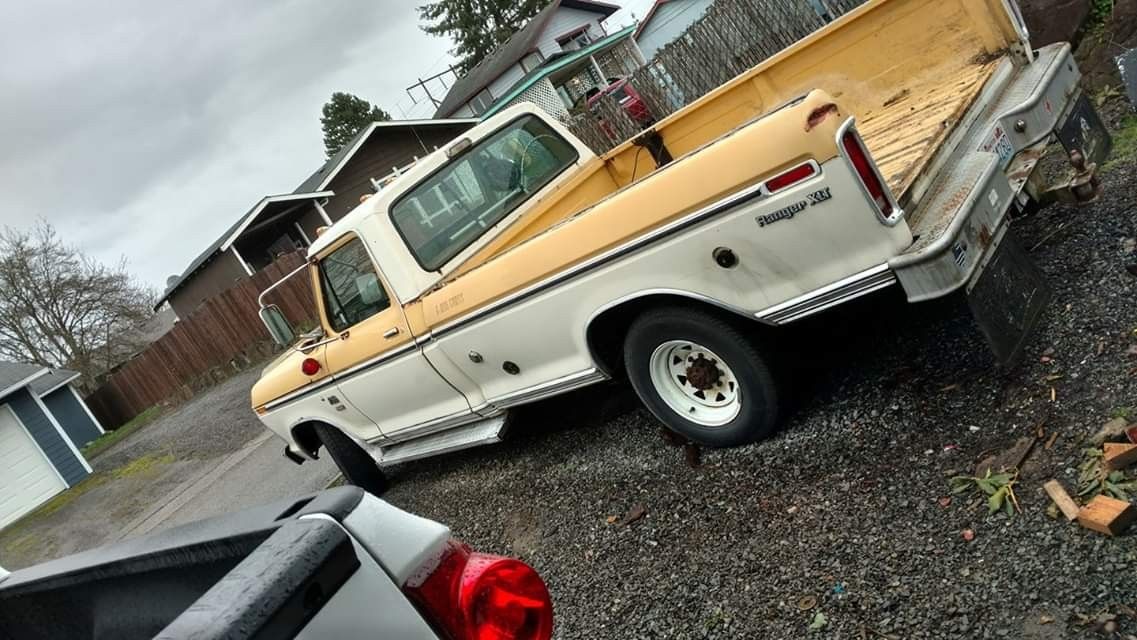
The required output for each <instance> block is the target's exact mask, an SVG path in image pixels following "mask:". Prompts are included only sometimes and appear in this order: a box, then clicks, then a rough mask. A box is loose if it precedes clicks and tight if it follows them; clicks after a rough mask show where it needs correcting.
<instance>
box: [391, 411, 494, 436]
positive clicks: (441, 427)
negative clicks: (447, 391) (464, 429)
mask: <svg viewBox="0 0 1137 640" xmlns="http://www.w3.org/2000/svg"><path fill="white" fill-rule="evenodd" d="M500 413H501V412H500V411H495V412H493V413H492V414H489V415H482V414H478V413H474V412H472V411H470V409H469V408H467V409H465V410H464V411H457V412H455V413H451V414H449V415H445V416H442V417H440V418H434V419H431V420H427V421H426V422H420V423H418V424H416V425H412V426H409V427H404V428H402V429H399V430H398V431H395V432H394V433H389V434H386V435H385V436H384V437H383V438H382V439H378V438H377V439H376V440H373V441H372V442H379V443H384V442H386V443H397V442H406V441H407V440H414V439H415V438H421V437H423V436H428V435H430V434H432V433H437V432H439V431H446V430H447V429H450V428H452V427H457V426H461V425H464V424H468V423H471V422H481V421H482V420H485V419H486V418H487V417H493V416H496V415H499V414H500ZM379 429H380V430H382V429H383V425H381V424H380V425H379Z"/></svg>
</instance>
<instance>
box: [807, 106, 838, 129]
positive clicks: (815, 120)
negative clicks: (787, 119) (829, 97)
mask: <svg viewBox="0 0 1137 640" xmlns="http://www.w3.org/2000/svg"><path fill="white" fill-rule="evenodd" d="M831 115H841V110H840V109H838V108H837V105H836V104H834V103H832V102H829V103H826V104H823V105H821V106H820V107H817V108H816V109H814V110H813V111H811V112H809V118H808V119H807V120H806V121H805V131H806V133H809V132H810V131H813V130H814V129H816V128H817V127H818V125H820V124H821V123H822V122H825V121H826V120H827V119H828V118H829V116H831Z"/></svg>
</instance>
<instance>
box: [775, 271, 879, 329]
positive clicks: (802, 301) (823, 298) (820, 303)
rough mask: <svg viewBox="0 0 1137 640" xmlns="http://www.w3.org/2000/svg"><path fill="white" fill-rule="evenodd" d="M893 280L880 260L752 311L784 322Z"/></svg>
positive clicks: (864, 292) (833, 304)
mask: <svg viewBox="0 0 1137 640" xmlns="http://www.w3.org/2000/svg"><path fill="white" fill-rule="evenodd" d="M895 282H896V274H894V273H893V272H892V270H891V269H889V268H888V265H887V264H880V265H877V266H875V267H872V268H870V269H866V270H864V271H862V272H860V273H855V274H853V275H851V276H849V277H848V278H845V279H843V280H838V281H837V282H834V283H833V284H830V285H826V286H824V287H822V288H820V289H815V290H813V291H810V292H809V293H806V294H803V295H800V296H798V297H796V298H793V299H790V300H787V301H785V302H783V303H781V304H777V305H774V306H772V307H770V308H769V309H765V310H763V311H759V312H758V313H756V314H754V315H755V316H756V317H757V318H758V319H759V320H763V321H766V322H771V323H773V324H787V323H790V322H793V321H795V320H800V319H802V318H805V317H808V316H811V315H813V314H815V313H820V312H821V311H824V310H826V309H828V308H830V307H834V306H836V305H839V304H841V303H843V302H848V301H849V300H853V299H854V298H859V297H861V296H863V295H866V294H869V293H872V292H873V291H878V290H880V289H883V288H885V287H888V286H890V285H892V284H894V283H895Z"/></svg>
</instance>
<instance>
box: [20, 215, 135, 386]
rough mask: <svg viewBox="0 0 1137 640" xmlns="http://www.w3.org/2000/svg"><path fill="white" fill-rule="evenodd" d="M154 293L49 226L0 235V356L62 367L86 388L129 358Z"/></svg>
mask: <svg viewBox="0 0 1137 640" xmlns="http://www.w3.org/2000/svg"><path fill="white" fill-rule="evenodd" d="M154 299H155V296H154V292H153V291H152V290H149V289H147V288H146V287H143V286H140V285H138V284H137V283H136V282H134V281H133V280H132V278H131V277H130V275H129V274H128V273H127V272H126V263H125V260H122V261H120V262H119V263H118V264H116V265H114V266H107V265H104V264H102V263H100V262H98V261H97V260H94V259H93V258H91V257H89V256H87V255H85V254H84V253H83V252H82V251H80V250H79V249H77V248H75V247H72V246H69V245H67V244H66V243H64V242H63V240H62V239H61V238H60V237H59V234H58V233H56V231H55V228H54V227H53V226H51V224H49V223H47V222H45V221H40V222H39V223H38V224H37V225H36V226H35V227H34V228H33V229H32V230H30V231H26V230H17V229H13V228H11V227H5V228H4V231H3V232H2V233H0V358H2V359H5V360H12V361H18V362H34V363H36V364H42V365H44V366H48V367H65V368H68V369H74V370H75V371H78V372H80V373H82V374H83V376H84V381H85V382H86V383H88V384H90V383H92V382H93V381H94V380H95V379H96V377H97V376H99V375H100V374H102V373H103V372H105V371H106V370H107V369H109V368H110V367H112V366H114V365H115V364H117V363H118V362H119V361H120V360H121V359H123V358H125V357H129V356H130V355H131V353H133V352H134V350H135V349H137V348H138V347H140V346H141V345H139V344H137V342H138V341H139V339H140V337H139V334H138V331H137V327H139V326H140V325H141V323H143V322H144V321H145V320H146V319H148V318H149V317H150V316H151V314H152V313H153V311H152V310H151V307H152V303H153V301H154Z"/></svg>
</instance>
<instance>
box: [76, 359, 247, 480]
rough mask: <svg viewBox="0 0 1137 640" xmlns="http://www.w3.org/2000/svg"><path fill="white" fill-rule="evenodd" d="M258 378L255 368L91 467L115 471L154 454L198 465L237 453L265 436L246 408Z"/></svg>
mask: <svg viewBox="0 0 1137 640" xmlns="http://www.w3.org/2000/svg"><path fill="white" fill-rule="evenodd" d="M259 376H260V368H259V367H254V368H253V369H250V370H249V371H245V372H242V373H241V374H239V375H236V376H233V377H232V378H230V379H228V380H226V381H225V382H222V383H221V384H219V385H217V386H216V387H214V388H212V389H210V390H209V391H207V392H205V393H202V394H200V395H198V396H197V397H196V398H194V399H192V400H190V401H189V402H187V403H186V404H184V405H182V406H180V407H178V408H177V409H175V410H174V411H172V412H170V413H169V414H167V415H164V416H162V417H161V418H159V419H158V420H157V421H156V422H155V423H154V424H151V425H147V426H146V427H143V428H142V429H140V430H139V431H138V433H134V434H131V435H130V436H129V437H128V438H126V439H125V440H123V441H122V442H119V443H117V444H116V445H115V446H114V447H113V448H111V449H109V450H107V451H106V452H104V453H103V454H102V455H100V456H99V457H98V458H96V459H95V460H94V461H92V463H91V464H92V466H94V467H95V469H96V470H103V469H114V468H116V467H118V466H120V465H123V464H126V463H128V462H130V461H131V460H134V459H135V458H138V457H139V456H142V455H146V454H149V453H152V452H154V451H162V452H168V453H172V454H173V455H174V457H175V458H177V459H178V460H186V459H191V458H192V459H198V460H202V459H206V458H213V457H217V456H222V455H228V454H230V453H232V452H233V451H236V450H237V449H240V448H241V447H242V446H243V445H244V444H245V443H246V442H248V441H249V440H252V439H253V438H255V437H257V436H259V435H261V434H262V433H264V425H262V424H261V423H260V421H259V420H257V416H256V414H255V413H253V410H252V409H251V408H250V405H249V389H251V388H252V386H253V383H255V382H256V381H257V378H258V377H259Z"/></svg>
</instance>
